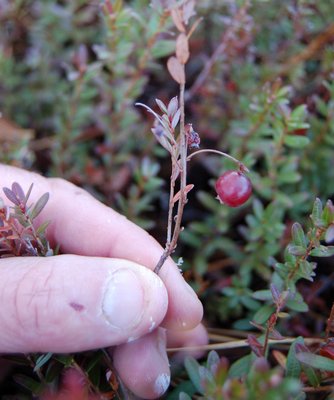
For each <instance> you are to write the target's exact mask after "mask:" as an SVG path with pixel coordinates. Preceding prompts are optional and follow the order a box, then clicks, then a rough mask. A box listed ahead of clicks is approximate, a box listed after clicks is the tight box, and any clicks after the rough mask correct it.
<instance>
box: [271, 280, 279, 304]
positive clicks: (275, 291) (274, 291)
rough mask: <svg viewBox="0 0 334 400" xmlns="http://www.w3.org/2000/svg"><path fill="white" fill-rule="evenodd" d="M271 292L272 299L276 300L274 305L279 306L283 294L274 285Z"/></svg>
mask: <svg viewBox="0 0 334 400" xmlns="http://www.w3.org/2000/svg"><path fill="white" fill-rule="evenodd" d="M270 291H271V295H272V298H273V300H274V303H275V304H279V302H280V297H281V293H280V291H279V290H278V288H277V287H276V286H275V285H274V284H271V285H270Z"/></svg>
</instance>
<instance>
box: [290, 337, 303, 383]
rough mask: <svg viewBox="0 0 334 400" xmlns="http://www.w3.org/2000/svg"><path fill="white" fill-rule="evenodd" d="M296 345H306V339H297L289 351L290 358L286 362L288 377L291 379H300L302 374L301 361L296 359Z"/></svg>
mask: <svg viewBox="0 0 334 400" xmlns="http://www.w3.org/2000/svg"><path fill="white" fill-rule="evenodd" d="M296 344H304V339H303V338H302V337H301V336H299V337H298V338H297V339H295V340H294V341H293V342H292V344H291V346H290V349H289V352H288V357H287V360H286V375H287V376H289V377H290V378H299V376H300V373H301V370H302V369H301V365H300V362H299V360H298V359H297V358H296V354H297V353H296Z"/></svg>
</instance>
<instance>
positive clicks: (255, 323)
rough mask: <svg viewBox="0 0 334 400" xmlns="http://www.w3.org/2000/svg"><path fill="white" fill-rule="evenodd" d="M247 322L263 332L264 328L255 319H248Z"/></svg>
mask: <svg viewBox="0 0 334 400" xmlns="http://www.w3.org/2000/svg"><path fill="white" fill-rule="evenodd" d="M249 323H250V324H251V325H253V326H255V328H257V329H259V330H260V331H261V332H264V331H265V330H266V328H265V327H264V326H262V325H260V324H258V323H257V322H255V321H249Z"/></svg>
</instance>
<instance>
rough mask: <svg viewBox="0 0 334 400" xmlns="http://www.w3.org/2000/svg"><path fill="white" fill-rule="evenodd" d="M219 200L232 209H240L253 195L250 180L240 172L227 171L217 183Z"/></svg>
mask: <svg viewBox="0 0 334 400" xmlns="http://www.w3.org/2000/svg"><path fill="white" fill-rule="evenodd" d="M216 192H217V194H218V198H219V200H220V201H221V202H222V203H223V204H226V205H228V206H230V207H239V206H241V205H242V204H244V203H245V202H246V201H247V200H248V199H249V197H250V195H251V194H252V184H251V181H250V179H249V178H248V177H247V176H245V175H244V174H243V173H242V172H240V171H233V170H231V171H226V172H225V173H224V174H223V175H221V176H220V177H219V178H218V180H217V182H216Z"/></svg>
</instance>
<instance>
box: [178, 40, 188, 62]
mask: <svg viewBox="0 0 334 400" xmlns="http://www.w3.org/2000/svg"><path fill="white" fill-rule="evenodd" d="M189 55H190V53H189V42H188V38H187V35H186V34H185V33H180V34H179V36H178V37H177V39H176V58H177V59H178V60H179V61H180V63H181V64H186V63H187V61H188V60H189Z"/></svg>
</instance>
